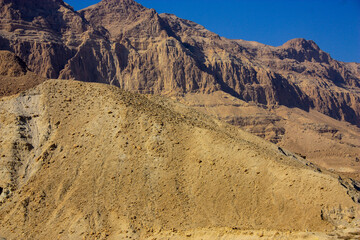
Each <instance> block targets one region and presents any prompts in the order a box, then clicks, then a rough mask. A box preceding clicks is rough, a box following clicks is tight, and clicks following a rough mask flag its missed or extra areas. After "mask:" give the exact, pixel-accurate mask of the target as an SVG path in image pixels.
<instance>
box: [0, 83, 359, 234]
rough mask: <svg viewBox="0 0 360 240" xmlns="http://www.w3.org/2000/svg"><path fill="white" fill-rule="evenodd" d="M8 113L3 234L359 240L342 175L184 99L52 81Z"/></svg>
mask: <svg viewBox="0 0 360 240" xmlns="http://www.w3.org/2000/svg"><path fill="white" fill-rule="evenodd" d="M0 113H1V114H0V116H1V117H0V144H1V147H0V157H1V161H0V174H1V175H0V187H1V190H2V193H1V196H0V199H1V201H2V202H3V203H2V205H1V207H0V229H1V231H0V237H5V238H6V239H54V238H59V239H81V238H85V239H124V238H130V237H131V238H138V239H153V238H158V239H165V238H169V237H170V238H173V239H182V238H184V237H186V238H190V239H213V238H218V239H239V238H240V237H241V236H242V237H244V238H243V239H254V238H260V237H266V238H275V239H276V238H277V239H284V238H286V237H287V236H289V234H290V233H289V232H287V231H295V232H293V233H291V234H293V236H294V238H295V237H298V239H301V238H305V237H309V239H312V238H313V237H314V235H313V234H311V233H307V234H305V233H301V232H305V231H317V232H322V233H318V235H317V236H319V237H323V239H326V238H330V237H331V236H330V235H328V234H333V235H334V234H335V235H334V236H336V232H335V233H329V232H327V231H332V230H334V228H337V229H339V230H338V232H337V233H338V234H340V235H341V236H353V237H356V236H359V231H357V230H356V229H355V228H358V227H359V205H358V204H355V203H354V202H353V201H352V199H351V198H350V196H349V195H348V194H347V191H348V189H346V188H345V187H344V186H342V185H341V184H340V183H339V181H338V179H337V176H336V175H332V174H330V173H323V172H320V171H318V170H316V169H314V168H313V167H311V166H307V165H306V163H307V162H306V161H305V160H304V159H302V158H300V157H299V156H295V155H293V154H291V153H289V152H288V151H286V150H283V149H279V148H278V147H277V146H276V145H273V144H271V143H269V142H266V141H264V140H262V139H261V138H258V137H256V136H253V135H251V134H249V133H247V132H244V131H242V130H240V129H238V128H237V127H233V126H230V125H228V124H225V123H223V122H221V121H218V120H216V119H214V118H212V117H209V116H206V115H202V114H200V113H198V112H196V111H194V110H191V109H190V108H187V107H185V106H183V105H181V104H179V103H174V102H172V101H170V100H166V99H164V98H161V97H154V96H143V95H136V94H131V93H128V92H125V91H122V90H119V89H118V88H116V87H111V86H108V85H101V84H90V83H81V82H74V81H59V80H50V81H47V82H45V83H43V84H41V85H39V86H38V87H36V88H35V89H31V90H28V91H27V92H25V93H22V94H20V95H17V96H13V97H6V98H2V99H0ZM249 229H251V230H249ZM354 229H355V230H354ZM255 230H258V231H255ZM245 231H246V232H245ZM263 231H264V232H263ZM296 231H300V232H296ZM277 232H278V233H277ZM326 232H327V233H326ZM349 232H350V233H349ZM304 234H305V235H304ZM245 236H246V237H247V238H245Z"/></svg>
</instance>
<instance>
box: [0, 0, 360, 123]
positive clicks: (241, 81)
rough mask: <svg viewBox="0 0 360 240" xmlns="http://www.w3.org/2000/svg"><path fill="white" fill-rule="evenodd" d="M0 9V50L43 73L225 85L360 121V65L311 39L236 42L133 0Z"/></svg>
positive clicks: (162, 86) (259, 99) (128, 84)
mask: <svg viewBox="0 0 360 240" xmlns="http://www.w3.org/2000/svg"><path fill="white" fill-rule="evenodd" d="M0 7H1V12H0V49H3V50H10V51H12V52H14V53H15V54H16V55H17V56H19V57H20V58H21V59H23V60H24V61H25V62H26V63H27V64H28V66H29V68H30V69H31V70H32V71H34V72H35V73H39V74H41V75H42V76H46V77H51V78H66V79H78V80H81V81H90V82H103V83H111V84H114V85H117V86H120V87H122V88H123V89H127V90H131V91H136V92H143V93H156V94H164V95H169V94H183V93H189V92H199V93H204V92H205V93H208V92H214V91H216V90H222V91H224V92H227V93H230V94H231V95H233V96H235V97H237V98H239V99H242V100H245V101H252V102H255V103H260V104H265V105H285V106H287V107H298V108H301V109H303V110H309V109H315V110H317V111H319V112H321V113H324V114H326V115H328V116H331V117H333V118H336V119H339V120H345V121H348V122H350V123H352V124H356V125H358V126H359V125H360V120H359V119H360V105H359V103H360V97H359V84H360V83H359V78H360V77H359V76H360V72H359V64H356V63H351V64H350V63H342V62H338V61H336V60H333V59H332V58H331V57H330V56H329V55H328V54H327V53H325V52H323V51H321V50H320V48H319V47H318V46H317V45H316V44H315V43H314V42H312V41H307V40H304V39H294V40H291V41H289V42H287V43H285V44H284V45H283V46H280V47H271V46H266V45H263V44H259V43H254V42H246V41H242V40H229V39H225V38H222V37H219V36H218V35H217V34H215V33H212V32H209V31H207V30H206V29H204V28H203V27H202V26H200V25H198V24H196V23H193V22H191V21H188V20H184V19H180V18H177V17H176V16H174V15H171V14H160V15H159V14H158V13H156V12H155V11H154V10H152V9H147V8H145V7H143V6H141V5H139V4H137V3H136V2H134V1H133V0H103V1H102V2H100V3H99V4H97V5H94V6H91V7H89V8H87V9H84V10H82V11H80V13H78V12H75V11H74V10H73V9H72V8H71V7H70V6H68V5H67V4H65V3H64V2H63V1H62V0H45V1H40V2H38V1H35V0H28V1H23V0H15V1H10V0H1V1H0ZM25 9H26V11H25ZM28 9H30V10H31V11H28Z"/></svg>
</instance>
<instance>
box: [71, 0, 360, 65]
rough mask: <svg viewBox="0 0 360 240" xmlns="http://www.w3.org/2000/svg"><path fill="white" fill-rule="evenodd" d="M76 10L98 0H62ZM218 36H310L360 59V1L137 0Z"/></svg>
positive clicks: (335, 53)
mask: <svg viewBox="0 0 360 240" xmlns="http://www.w3.org/2000/svg"><path fill="white" fill-rule="evenodd" d="M65 2H67V3H69V4H70V5H71V6H73V7H74V8H75V10H79V9H82V8H85V7H87V6H89V5H92V4H95V3H97V2H99V0H80V1H79V0H65ZM137 2H138V3H140V4H142V5H144V6H145V7H148V8H154V9H155V10H156V11H157V12H158V13H164V12H166V13H173V14H175V15H177V16H178V17H181V18H185V19H188V20H192V21H194V22H196V23H199V24H201V25H203V26H204V27H206V28H207V29H208V30H210V31H213V32H215V33H217V34H219V35H220V36H223V37H227V38H231V39H244V40H249V41H257V42H261V43H264V44H268V45H272V46H280V45H282V44H283V43H284V42H286V41H288V40H290V39H293V38H305V39H311V40H314V41H315V42H316V43H317V44H318V45H319V46H320V48H321V49H322V50H324V51H326V52H328V53H330V55H331V56H332V57H333V58H335V59H336V60H340V61H345V62H358V63H360V0H137Z"/></svg>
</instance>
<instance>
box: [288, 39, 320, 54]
mask: <svg viewBox="0 0 360 240" xmlns="http://www.w3.org/2000/svg"><path fill="white" fill-rule="evenodd" d="M283 47H284V48H294V49H296V50H301V49H306V50H310V49H311V50H317V51H319V50H320V48H319V46H318V45H317V44H316V43H315V42H314V41H313V40H306V39H304V38H295V39H291V40H289V41H287V42H286V43H284V44H283Z"/></svg>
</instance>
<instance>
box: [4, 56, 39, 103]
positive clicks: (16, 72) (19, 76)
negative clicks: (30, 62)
mask: <svg viewBox="0 0 360 240" xmlns="http://www.w3.org/2000/svg"><path fill="white" fill-rule="evenodd" d="M44 80H45V78H44V77H41V76H38V75H37V74H34V73H33V72H31V71H29V69H28V67H27V66H26V64H25V62H24V61H22V60H21V59H20V58H19V57H17V56H15V54H14V53H12V52H9V51H1V50H0V97H2V96H9V95H13V94H16V93H19V92H22V91H24V90H27V89H29V88H32V87H35V86H36V85H38V84H40V83H42V82H43V81H44Z"/></svg>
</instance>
